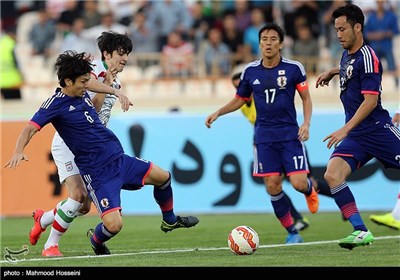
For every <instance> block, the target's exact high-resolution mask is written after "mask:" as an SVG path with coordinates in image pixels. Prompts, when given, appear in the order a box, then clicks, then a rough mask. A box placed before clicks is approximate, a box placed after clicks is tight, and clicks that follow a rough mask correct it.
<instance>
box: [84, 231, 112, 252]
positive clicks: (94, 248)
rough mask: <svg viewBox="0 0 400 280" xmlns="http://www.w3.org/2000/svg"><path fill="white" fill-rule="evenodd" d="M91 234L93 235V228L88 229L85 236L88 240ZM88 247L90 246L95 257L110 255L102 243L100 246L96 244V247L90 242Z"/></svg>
mask: <svg viewBox="0 0 400 280" xmlns="http://www.w3.org/2000/svg"><path fill="white" fill-rule="evenodd" d="M93 234H94V228H90V229H89V230H88V231H87V232H86V235H87V237H88V238H89V240H90V239H91V237H92V236H93ZM90 245H91V246H92V249H93V252H94V253H95V254H96V255H111V252H110V250H108V248H107V246H106V244H104V243H101V244H98V245H97V246H94V245H93V243H92V241H91V240H90Z"/></svg>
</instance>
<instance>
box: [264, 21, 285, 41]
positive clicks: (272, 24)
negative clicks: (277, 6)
mask: <svg viewBox="0 0 400 280" xmlns="http://www.w3.org/2000/svg"><path fill="white" fill-rule="evenodd" d="M265 30H275V31H276V32H277V33H278V35H279V42H280V43H282V42H283V40H284V38H285V32H284V31H283V29H282V27H280V26H279V25H278V24H277V23H275V22H268V23H266V24H265V25H264V26H263V27H261V29H260V30H259V31H258V41H261V33H263V32H264V31H265Z"/></svg>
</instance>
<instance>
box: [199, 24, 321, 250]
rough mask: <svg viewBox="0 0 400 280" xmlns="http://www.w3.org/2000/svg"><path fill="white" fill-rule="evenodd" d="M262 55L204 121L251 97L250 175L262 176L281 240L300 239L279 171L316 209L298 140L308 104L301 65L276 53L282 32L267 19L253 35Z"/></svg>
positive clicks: (305, 130)
mask: <svg viewBox="0 0 400 280" xmlns="http://www.w3.org/2000/svg"><path fill="white" fill-rule="evenodd" d="M258 39H259V47H260V49H261V53H262V58H261V59H258V60H255V61H253V62H251V63H249V64H247V65H246V68H245V69H244V71H243V72H242V75H241V81H240V83H239V87H238V89H237V92H236V95H235V97H234V98H233V99H232V100H231V101H230V102H228V103H227V104H226V105H224V106H222V107H221V108H219V109H218V110H217V111H215V112H214V113H212V114H211V115H209V116H208V117H207V118H206V121H205V125H206V126H207V127H208V128H210V127H211V124H212V123H213V122H214V121H216V120H217V119H218V117H219V116H222V115H225V114H228V113H230V112H233V111H235V110H238V109H239V108H241V107H242V106H243V105H244V104H245V103H246V102H247V101H248V100H250V98H252V96H253V98H254V99H253V100H254V105H255V107H256V120H255V124H254V129H255V130H254V131H255V133H254V144H255V149H254V166H253V168H254V169H253V176H257V177H262V178H263V179H264V183H265V186H266V189H267V192H268V194H269V195H270V199H271V203H272V207H273V209H274V212H275V215H276V217H277V218H278V219H279V221H280V222H281V224H282V226H283V227H284V228H285V229H286V230H287V232H288V236H287V238H286V243H301V242H303V239H302V237H301V236H300V234H299V232H298V230H297V229H296V228H295V225H294V221H293V218H292V216H291V215H290V204H289V203H288V200H287V199H286V196H285V193H284V192H283V190H282V182H283V176H282V175H283V174H284V175H286V176H287V177H288V178H289V180H290V183H291V184H292V185H293V187H294V188H295V189H296V190H298V191H299V192H301V193H303V194H304V195H305V197H306V201H307V205H308V208H309V210H310V212H311V213H316V212H317V211H318V207H319V199H318V194H317V192H316V191H315V190H314V188H313V187H312V182H311V180H310V179H309V178H307V174H308V173H309V168H308V164H307V159H306V157H307V155H306V152H305V148H304V143H303V141H306V140H307V139H308V138H309V127H310V119H311V114H312V102H311V97H310V93H309V90H308V84H307V77H306V72H305V70H304V67H303V65H302V64H301V63H299V62H298V61H293V60H289V59H286V58H284V57H282V56H281V49H282V48H283V40H284V32H283V29H282V28H281V27H280V26H279V25H277V24H275V23H267V24H266V25H264V26H263V27H262V28H261V29H260V30H259V33H258ZM296 91H297V92H298V93H299V94H300V97H301V100H302V103H303V115H304V121H303V123H302V125H301V126H299V125H298V123H297V113H296V108H295V102H294V99H295V94H296Z"/></svg>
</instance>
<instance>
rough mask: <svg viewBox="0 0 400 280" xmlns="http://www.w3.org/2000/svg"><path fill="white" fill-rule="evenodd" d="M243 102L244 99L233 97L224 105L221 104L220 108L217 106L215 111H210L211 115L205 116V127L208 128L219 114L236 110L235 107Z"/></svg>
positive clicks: (244, 101) (240, 105) (238, 106)
mask: <svg viewBox="0 0 400 280" xmlns="http://www.w3.org/2000/svg"><path fill="white" fill-rule="evenodd" d="M245 103H246V100H244V99H241V98H236V97H234V98H233V99H232V100H231V101H229V102H228V103H227V104H226V105H224V106H222V107H221V108H219V109H218V110H217V111H215V112H214V113H212V114H211V115H209V116H208V117H207V118H206V121H205V125H206V127H208V128H210V127H211V124H212V123H213V122H215V121H216V120H217V119H218V117H219V116H223V115H225V114H228V113H231V112H233V111H236V110H237V109H239V108H240V107H242V105H243V104H245Z"/></svg>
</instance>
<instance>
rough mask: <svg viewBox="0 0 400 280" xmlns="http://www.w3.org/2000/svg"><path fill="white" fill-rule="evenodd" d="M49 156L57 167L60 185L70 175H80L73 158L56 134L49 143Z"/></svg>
mask: <svg viewBox="0 0 400 280" xmlns="http://www.w3.org/2000/svg"><path fill="white" fill-rule="evenodd" d="M51 154H52V155H53V159H54V162H55V164H56V166H57V170H58V177H60V183H63V182H64V180H65V179H67V178H68V177H70V176H72V175H80V173H79V169H78V166H76V164H75V160H74V158H75V156H74V154H73V153H72V152H71V151H70V149H69V148H68V146H67V145H66V144H65V142H64V140H63V139H62V138H61V136H60V135H59V134H58V133H57V132H56V133H55V134H54V137H53V142H52V143H51Z"/></svg>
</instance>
